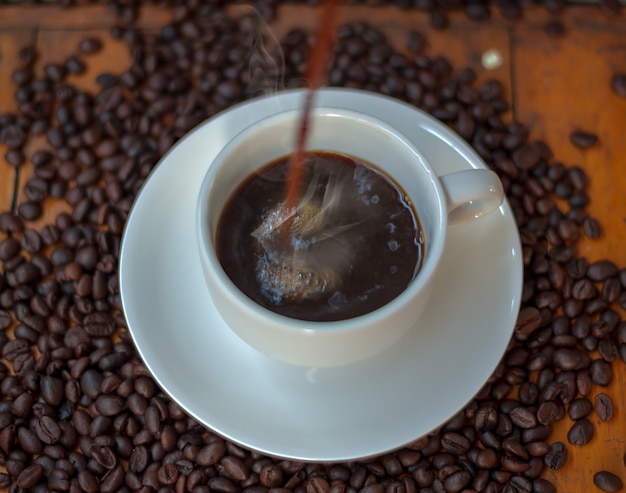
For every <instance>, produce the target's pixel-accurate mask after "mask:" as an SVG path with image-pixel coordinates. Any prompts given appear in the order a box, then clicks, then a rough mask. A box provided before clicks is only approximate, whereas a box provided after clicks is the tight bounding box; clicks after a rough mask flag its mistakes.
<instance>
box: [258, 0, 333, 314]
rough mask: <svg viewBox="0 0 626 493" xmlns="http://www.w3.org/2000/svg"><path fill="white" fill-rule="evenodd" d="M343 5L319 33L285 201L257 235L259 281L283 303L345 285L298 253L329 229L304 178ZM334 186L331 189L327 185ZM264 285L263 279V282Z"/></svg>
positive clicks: (329, 6)
mask: <svg viewBox="0 0 626 493" xmlns="http://www.w3.org/2000/svg"><path fill="white" fill-rule="evenodd" d="M339 3H340V1H339V0H326V1H325V2H324V5H323V7H322V14H321V17H320V20H319V25H318V28H317V32H316V37H315V44H314V46H313V48H312V51H311V55H310V58H309V61H308V64H307V80H308V84H309V85H308V88H307V90H306V93H305V98H304V104H303V107H302V113H301V118H300V122H299V127H298V129H297V137H296V143H295V148H294V152H293V154H292V155H291V157H290V159H289V162H288V174H287V183H286V190H285V198H284V201H283V202H282V203H280V204H278V205H277V206H276V207H274V208H273V209H272V210H271V211H270V212H269V213H267V214H265V215H264V216H263V217H262V218H261V222H260V224H259V225H258V227H257V228H256V230H255V231H254V233H253V236H254V237H255V238H256V239H257V241H258V242H259V248H260V250H261V251H260V253H262V254H264V255H259V257H258V259H259V260H258V261H257V266H256V270H257V277H259V278H263V279H262V281H263V283H264V284H265V285H268V286H271V291H273V293H274V295H275V297H276V300H277V302H280V300H281V299H287V300H289V301H304V300H309V299H318V298H321V297H322V296H324V295H327V294H328V293H330V292H332V291H334V290H336V289H337V288H338V287H339V286H340V285H341V278H340V274H339V273H338V272H336V271H335V270H334V269H333V268H332V267H329V266H324V265H319V264H315V263H311V262H310V260H309V259H308V258H307V255H306V254H305V253H306V252H305V250H306V246H305V247H304V248H302V244H300V248H298V247H296V246H295V245H294V244H293V243H294V241H296V242H297V241H298V240H297V239H296V240H294V235H295V236H297V238H303V237H307V236H308V237H311V236H312V235H314V234H315V233H318V232H320V231H322V230H323V229H324V226H325V222H326V220H325V210H324V207H323V205H322V204H319V203H317V202H316V201H315V200H313V198H312V194H308V193H305V194H303V190H302V188H303V175H304V168H305V159H306V144H307V137H308V135H309V132H310V119H311V110H312V108H313V105H314V101H315V94H316V92H317V90H318V89H319V87H320V86H321V85H322V83H323V81H324V73H325V68H326V66H327V64H328V60H329V56H330V53H331V48H332V42H333V39H334V31H335V26H336V18H337V10H338V6H339ZM327 186H329V185H327ZM259 280H261V279H259Z"/></svg>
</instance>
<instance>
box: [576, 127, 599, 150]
mask: <svg viewBox="0 0 626 493" xmlns="http://www.w3.org/2000/svg"><path fill="white" fill-rule="evenodd" d="M569 138H570V142H571V143H572V144H574V145H575V146H576V147H578V148H580V149H588V148H589V147H593V146H594V145H596V144H597V143H598V136H597V135H596V134H593V133H591V132H585V131H584V130H575V131H573V132H571V133H570V135H569Z"/></svg>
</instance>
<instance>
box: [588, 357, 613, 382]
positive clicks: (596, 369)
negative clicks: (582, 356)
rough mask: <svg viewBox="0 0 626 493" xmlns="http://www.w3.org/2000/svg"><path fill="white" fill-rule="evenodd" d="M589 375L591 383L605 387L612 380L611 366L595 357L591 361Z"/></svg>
mask: <svg viewBox="0 0 626 493" xmlns="http://www.w3.org/2000/svg"><path fill="white" fill-rule="evenodd" d="M589 375H590V376H591V380H592V381H593V383H595V384H596V385H599V386H601V387H606V386H607V385H609V384H610V383H611V382H612V381H613V368H612V367H611V364H610V363H608V362H607V361H604V360H603V359H597V360H594V361H592V362H591V365H590V366H589Z"/></svg>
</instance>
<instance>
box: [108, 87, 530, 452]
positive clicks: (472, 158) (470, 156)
mask: <svg viewBox="0 0 626 493" xmlns="http://www.w3.org/2000/svg"><path fill="white" fill-rule="evenodd" d="M284 92H285V93H291V94H292V96H287V98H289V97H291V98H292V100H293V98H295V97H297V96H298V95H299V94H300V93H302V91H301V90H297V89H296V90H292V91H284ZM322 93H325V94H332V93H334V94H343V95H344V96H346V93H350V94H352V95H353V97H354V98H355V99H354V101H353V102H352V103H348V102H344V103H343V105H344V107H345V108H346V109H354V110H356V111H364V108H363V107H356V106H354V105H353V104H354V103H355V102H357V101H359V100H360V103H359V104H360V105H362V106H365V107H367V101H368V99H369V98H382V99H384V100H385V101H386V102H392V103H393V104H396V105H401V106H405V107H408V108H409V109H410V110H411V111H413V112H416V113H419V114H421V117H422V118H425V120H426V122H427V123H428V125H425V124H424V122H423V121H422V122H420V127H421V128H422V129H423V130H426V131H427V132H429V133H431V134H433V135H432V137H433V138H439V139H440V140H442V139H441V138H440V136H439V135H437V134H436V133H433V132H431V131H430V130H431V129H435V131H437V132H443V133H444V134H447V137H448V138H449V139H451V140H452V141H453V144H454V146H453V147H454V150H455V151H456V152H457V154H458V155H459V160H460V161H461V160H462V161H464V165H466V166H467V167H469V168H472V167H474V168H475V167H485V168H486V166H485V165H484V164H483V162H482V159H481V158H480V157H478V155H477V154H476V153H475V151H474V150H473V149H472V148H471V147H469V145H468V144H466V143H465V142H464V141H462V140H461V139H460V137H458V136H457V135H456V134H454V133H452V131H450V129H449V128H448V127H446V126H445V125H443V124H442V123H440V122H438V121H436V120H434V119H433V118H432V117H431V116H430V115H428V114H427V113H424V112H422V111H421V110H419V109H417V108H415V107H412V106H410V105H408V104H406V103H403V102H402V101H399V100H396V99H394V98H389V97H387V96H383V95H380V94H377V93H368V92H367V91H360V90H359V91H354V90H350V89H335V88H333V89H325V90H323V91H322ZM263 99H266V98H258V99H256V100H249V101H244V102H242V103H239V104H237V105H234V106H232V107H230V108H229V109H227V110H225V111H224V112H222V113H220V114H218V115H215V116H214V117H212V118H210V119H208V120H206V121H204V122H202V123H201V124H199V125H198V126H197V127H195V128H194V129H193V130H192V131H190V132H189V133H188V134H187V135H186V136H185V137H183V138H182V139H181V140H179V141H178V142H177V143H176V145H175V146H173V147H172V148H171V149H170V150H169V151H168V152H167V153H165V155H164V156H163V157H162V158H161V160H160V161H159V163H158V165H157V166H156V167H155V169H154V170H153V174H156V173H159V172H161V171H160V170H162V169H165V167H166V164H167V163H168V157H169V156H170V155H171V154H172V153H173V152H174V151H175V150H176V148H177V147H178V146H180V145H184V143H185V142H186V139H187V138H188V137H189V136H190V135H192V134H195V133H196V132H198V131H199V130H200V129H202V128H204V127H207V126H209V127H210V126H219V124H220V122H222V123H223V122H224V118H226V115H231V117H232V115H233V113H236V112H238V111H241V110H242V108H246V107H247V106H248V105H249V104H251V103H255V102H258V101H259V100H263ZM320 99H321V98H320ZM346 101H347V99H346ZM258 104H261V103H258ZM324 104H325V105H327V103H324ZM374 116H375V117H376V118H379V119H381V120H383V121H385V122H387V123H388V124H389V125H392V126H397V124H395V123H393V122H388V121H387V120H385V118H384V117H383V116H382V115H374ZM429 126H430V127H431V129H429V128H427V127H429ZM398 129H399V131H401V132H403V133H404V131H403V129H402V127H398ZM205 130H206V129H205ZM407 137H408V139H409V140H410V141H411V142H413V143H414V144H415V145H416V146H417V147H418V148H419V146H418V145H417V143H415V142H414V140H415V139H414V138H412V137H410V136H407ZM426 159H427V161H431V160H430V159H429V158H428V157H426ZM431 165H432V166H433V168H435V170H437V168H438V166H437V165H436V164H434V163H432V162H431ZM476 165H478V166H476ZM206 169H208V165H207V168H206ZM153 174H151V175H150V176H149V177H148V178H147V179H146V181H145V182H144V184H143V185H142V187H141V188H140V190H139V192H138V194H137V198H136V200H135V202H134V203H133V206H132V208H131V211H130V213H129V216H128V221H127V223H126V226H125V229H124V232H123V236H122V243H121V247H120V262H119V276H120V294H121V299H122V306H123V308H124V313H125V314H126V313H127V310H128V307H127V306H126V301H125V300H126V299H127V297H126V296H125V295H124V292H125V288H124V286H125V276H124V275H123V272H125V271H126V270H125V256H124V252H125V251H126V248H125V247H126V241H127V237H128V231H129V230H132V228H133V225H132V223H133V221H132V219H133V218H134V212H135V209H136V208H139V204H140V203H141V202H142V198H143V196H144V190H145V189H147V188H148V187H150V182H151V178H153ZM500 213H501V214H502V218H503V220H505V221H506V222H507V223H511V222H513V223H514V216H513V214H512V211H511V209H510V206H509V204H508V202H506V200H505V202H504V203H503V205H502V206H501V208H500ZM511 229H512V230H511V231H508V232H507V235H508V234H510V233H515V235H516V238H510V240H511V243H514V245H513V247H514V248H513V250H514V253H515V251H516V252H517V259H518V262H517V265H511V268H512V269H513V268H514V267H517V270H516V274H517V277H519V279H520V280H521V279H522V277H521V275H522V272H523V266H522V264H521V255H520V254H521V245H520V242H519V234H518V231H517V228H516V227H513V228H511ZM507 243H508V242H507ZM515 257H516V256H515V255H513V256H512V257H511V259H510V262H512V263H514V259H515ZM508 284H510V283H508ZM508 284H507V285H508ZM521 289H522V286H521V282H520V284H519V287H518V291H517V292H515V293H512V312H513V313H515V314H516V313H517V312H518V311H519V306H520V304H521ZM511 291H515V290H514V289H513V290H511ZM215 316H217V317H219V314H217V313H216V315H215ZM514 322H515V319H513V320H511V327H510V328H508V329H507V333H509V334H511V333H512V331H513V328H514ZM128 326H129V327H128V329H129V332H130V334H131V337H132V339H133V341H134V342H135V345H136V347H137V351H138V353H139V355H140V357H141V359H142V361H143V362H144V364H145V365H146V367H147V368H148V369H149V370H150V372H151V374H152V377H153V378H154V379H155V381H156V382H157V383H158V384H159V386H160V387H161V388H162V389H163V390H164V391H165V392H166V393H167V394H168V395H169V396H170V397H171V398H172V399H173V400H174V401H175V402H176V403H178V404H179V405H180V406H181V407H182V408H183V409H184V410H185V411H186V412H187V413H189V414H190V415H191V416H193V417H194V418H195V419H197V420H198V421H199V422H200V423H202V424H203V425H204V426H206V427H208V428H209V429H210V430H211V431H213V432H215V433H217V434H219V435H221V436H223V437H225V438H227V439H228V440H231V441H233V442H235V443H238V444H240V445H243V446H245V447H246V448H249V449H253V450H257V451H259V452H261V453H264V454H267V455H271V456H276V457H281V458H289V459H294V460H304V461H309V462H319V461H323V462H336V461H346V460H356V459H363V458H367V457H371V456H376V455H380V454H382V453H386V452H389V451H391V450H395V449H397V448H400V447H402V446H404V445H406V444H407V443H409V442H410V441H412V440H414V439H417V438H419V437H413V438H411V439H408V440H407V441H405V442H403V443H398V444H397V445H396V446H394V447H393V448H386V449H384V450H376V451H371V452H368V453H367V454H359V455H350V456H342V457H328V456H325V457H311V456H308V455H298V454H294V453H291V454H289V453H287V454H285V453H280V452H279V453H277V452H276V451H272V450H271V448H272V447H271V446H270V447H258V446H255V445H251V444H249V443H247V442H246V441H245V440H241V439H238V438H237V437H236V436H233V435H232V434H231V433H223V432H221V431H220V430H218V429H216V428H215V427H214V425H212V424H211V423H210V422H207V419H206V417H205V418H203V417H200V416H198V415H197V413H194V412H193V411H191V410H190V409H189V408H188V406H186V405H185V404H184V402H181V401H180V400H179V399H178V397H177V396H176V392H175V389H172V388H168V386H167V385H165V384H164V383H163V381H162V379H161V378H159V376H158V375H159V372H158V371H155V368H154V367H153V365H151V364H150V358H149V357H146V356H147V355H146V354H144V351H143V350H142V348H141V346H140V344H139V343H138V340H137V334H136V331H135V330H133V327H132V326H131V324H130V323H129V324H128ZM135 328H136V327H135ZM241 344H245V343H243V341H241ZM506 348H507V345H504V346H503V347H502V348H500V349H501V350H500V351H498V360H499V359H501V357H502V355H503V354H504V353H505V351H506ZM287 366H289V365H287ZM494 369H495V366H494V367H493V369H492V371H493V370H494ZM484 383H485V381H483V382H481V384H480V386H479V387H478V389H477V391H478V390H479V389H480V387H482V385H484ZM466 404H467V401H465V402H462V403H460V404H459V409H458V410H461V409H463V407H464V406H465V405H466ZM458 410H457V411H456V412H458ZM453 415H454V414H451V415H450V416H447V417H446V418H445V420H443V421H442V424H443V423H445V421H446V420H448V419H449V418H450V417H452V416H453ZM435 429H436V428H435ZM274 448H276V447H274ZM331 455H332V454H331Z"/></svg>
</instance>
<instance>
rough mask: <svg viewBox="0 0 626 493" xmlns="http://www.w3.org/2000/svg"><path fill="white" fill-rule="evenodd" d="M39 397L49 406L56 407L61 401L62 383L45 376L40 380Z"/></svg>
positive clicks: (62, 394)
mask: <svg viewBox="0 0 626 493" xmlns="http://www.w3.org/2000/svg"><path fill="white" fill-rule="evenodd" d="M40 388H41V396H42V397H43V398H44V400H45V401H46V402H47V403H48V404H50V405H51V406H58V405H59V404H61V402H62V401H63V396H64V385H63V381H62V380H60V379H58V378H56V377H51V376H49V375H46V376H44V377H42V379H41V384H40Z"/></svg>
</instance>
